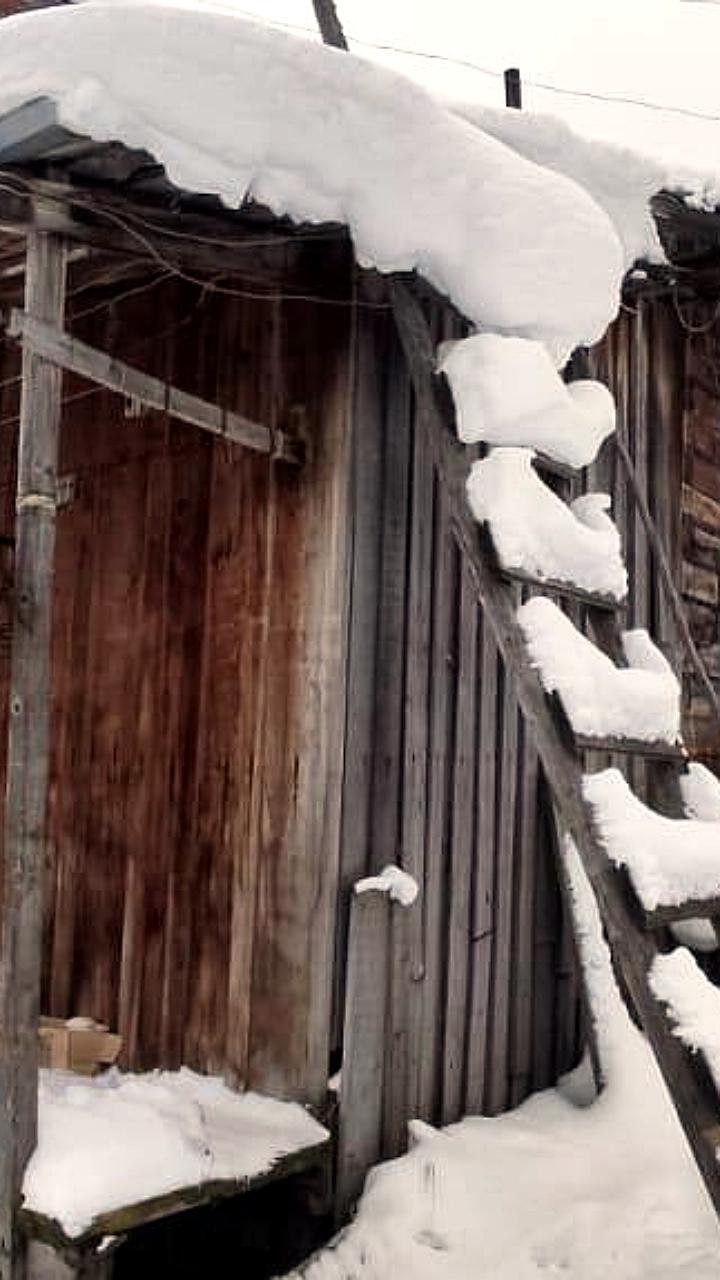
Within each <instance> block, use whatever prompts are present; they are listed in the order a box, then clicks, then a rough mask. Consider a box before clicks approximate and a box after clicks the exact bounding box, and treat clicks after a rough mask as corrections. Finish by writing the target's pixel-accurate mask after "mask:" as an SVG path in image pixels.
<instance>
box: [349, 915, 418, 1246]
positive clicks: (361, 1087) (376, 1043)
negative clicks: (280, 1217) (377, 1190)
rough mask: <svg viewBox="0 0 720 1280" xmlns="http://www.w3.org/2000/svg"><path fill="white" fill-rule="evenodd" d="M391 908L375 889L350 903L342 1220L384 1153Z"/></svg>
mask: <svg viewBox="0 0 720 1280" xmlns="http://www.w3.org/2000/svg"><path fill="white" fill-rule="evenodd" d="M391 909H392V904H391V903H390V899H389V898H388V895H387V894H386V893H379V892H377V891H374V890H371V891H369V892H367V893H361V894H353V897H352V902H351V905H350V936H349V939H348V958H347V987H346V994H345V1031H344V1035H343V1059H342V1076H341V1081H340V1134H339V1141H338V1162H337V1176H336V1191H335V1210H336V1214H337V1217H338V1219H339V1220H342V1218H343V1217H344V1216H345V1215H346V1214H347V1213H348V1211H349V1209H350V1208H351V1206H352V1205H353V1204H354V1203H355V1201H356V1200H358V1199H359V1197H360V1193H361V1192H362V1188H363V1182H364V1181H365V1174H366V1173H367V1171H368V1169H369V1168H370V1167H371V1165H373V1164H376V1162H377V1161H378V1160H379V1159H380V1155H381V1146H382V1104H383V1083H384V1082H383V1066H384V1056H385V1016H386V1011H387V998H388V990H387V988H388V965H389V959H390V957H389V946H390V912H391ZM402 909H403V908H398V910H402Z"/></svg>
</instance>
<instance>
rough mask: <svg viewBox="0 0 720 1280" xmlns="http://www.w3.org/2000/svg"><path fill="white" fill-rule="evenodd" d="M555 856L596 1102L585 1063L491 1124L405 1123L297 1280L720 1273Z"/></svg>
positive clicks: (719, 1237) (690, 1187)
mask: <svg viewBox="0 0 720 1280" xmlns="http://www.w3.org/2000/svg"><path fill="white" fill-rule="evenodd" d="M567 859H568V869H569V872H570V876H571V884H572V892H573V897H574V900H575V904H576V908H577V912H578V918H579V934H580V941H581V949H582V953H583V961H584V964H585V968H586V973H587V976H588V985H589V989H590V997H591V1002H592V1007H593V1012H594V1017H595V1021H596V1024H597V1034H598V1039H599V1047H600V1053H601V1057H602V1060H603V1064H604V1069H605V1073H606V1076H607V1079H608V1084H607V1087H606V1089H605V1090H604V1092H603V1094H602V1095H601V1097H600V1098H599V1099H598V1100H597V1101H595V1102H593V1104H592V1105H591V1106H590V1105H585V1106H583V1105H582V1104H583V1103H587V1102H588V1101H589V1089H588V1083H587V1075H588V1073H587V1068H586V1067H583V1068H581V1069H579V1070H578V1071H577V1072H576V1073H574V1074H573V1076H572V1077H568V1078H567V1079H566V1080H565V1081H564V1082H562V1083H561V1086H560V1087H559V1088H558V1089H557V1090H548V1091H547V1092H546V1093H542V1094H536V1095H535V1096H534V1097H532V1098H530V1099H529V1100H528V1101H527V1102H526V1103H524V1105H523V1106H522V1107H520V1108H519V1109H518V1110H516V1111H512V1112H510V1113H509V1114H507V1115H504V1116H501V1117H499V1118H497V1119H492V1120H490V1119H483V1118H472V1119H466V1120H463V1121H462V1122H461V1123H460V1124H457V1125H452V1126H450V1128H448V1129H445V1130H442V1131H438V1130H434V1129H432V1128H430V1127H429V1126H428V1125H421V1124H415V1125H413V1126H412V1133H413V1139H414V1145H413V1147H412V1149H411V1151H410V1152H409V1154H408V1155H406V1156H404V1157H402V1158H401V1159H400V1160H395V1161H392V1162H391V1163H388V1164H385V1165H380V1166H378V1167H377V1168H376V1169H375V1170H374V1171H373V1172H372V1173H371V1174H370V1176H369V1178H368V1180H367V1184H366V1190H365V1194H364V1196H363V1198H362V1200H361V1202H360V1205H359V1208H358V1213H357V1216H356V1218H355V1220H354V1222H353V1223H352V1224H351V1225H350V1227H349V1228H347V1230H346V1231H344V1232H343V1233H341V1235H340V1236H339V1237H338V1238H337V1239H336V1240H335V1241H334V1242H333V1243H332V1244H331V1245H330V1246H329V1247H328V1248H327V1249H325V1250H323V1251H322V1252H321V1253H320V1254H319V1255H318V1256H317V1257H316V1258H315V1259H314V1261H313V1262H311V1264H310V1265H309V1267H307V1268H304V1269H303V1276H304V1277H305V1280H351V1278H353V1280H355V1278H357V1277H360V1276H362V1277H363V1280H390V1278H391V1277H394V1276H412V1277H413V1280H550V1278H551V1277H557V1278H558V1280H559V1278H560V1277H567V1280H607V1278H608V1277H609V1276H612V1278H613V1280H717V1275H718V1256H719V1253H720V1228H719V1227H718V1223H717V1220H716V1218H715V1215H714V1213H713V1211H712V1208H711V1206H710V1203H709V1201H708V1199H707V1196H706V1194H705V1191H704V1189H703V1188H702V1185H701V1183H700V1178H699V1175H698V1173H697V1170H696V1168H695V1165H694V1163H693V1160H692V1157H691V1156H690V1154H689V1150H688V1147H687V1145H686V1142H685V1139H684V1137H683V1134H682V1132H681V1129H680V1125H679V1123H678V1121H677V1119H676V1117H675V1113H674V1110H673V1108H672V1105H671V1103H670V1101H669V1099H668V1096H667V1094H666V1092H665V1087H664V1085H663V1083H662V1080H661V1078H660V1074H659V1071H658V1068H657V1066H656V1064H655V1062H654V1059H653V1058H652V1055H651V1053H650V1051H649V1049H648V1047H647V1045H646V1043H645V1041H644V1040H643V1038H642V1036H641V1035H640V1032H639V1031H637V1029H636V1028H635V1027H634V1026H633V1025H632V1023H631V1022H630V1020H629V1018H628V1016H627V1013H626V1012H625V1009H624V1007H623V1005H622V1003H621V1000H620V997H619V995H618V992H617V988H616V986H615V982H614V979H613V976H612V967H611V964H610V959H609V955H608V951H607V948H606V946H605V943H604V942H603V940H602V935H601V928H600V924H599V920H598V916H597V910H596V907H595V903H594V899H593V897H592V893H591V890H590V888H589V885H588V883H587V881H586V880H585V878H584V876H583V874H582V872H581V870H580V867H579V863H578V859H577V855H576V854H575V852H574V850H573V849H572V847H570V849H569V850H568V854H567ZM578 1104H579V1105H578Z"/></svg>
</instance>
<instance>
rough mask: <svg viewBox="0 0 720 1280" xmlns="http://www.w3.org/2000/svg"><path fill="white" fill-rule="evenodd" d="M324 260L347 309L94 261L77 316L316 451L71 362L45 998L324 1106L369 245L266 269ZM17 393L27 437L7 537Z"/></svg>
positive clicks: (304, 255) (83, 326) (130, 1045)
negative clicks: (19, 432) (194, 419)
mask: <svg viewBox="0 0 720 1280" xmlns="http://www.w3.org/2000/svg"><path fill="white" fill-rule="evenodd" d="M256 256H257V255H256ZM266 256H267V255H266ZM252 262H253V264H254V265H255V269H256V271H257V266H256V264H255V259H254V258H253V259H252ZM320 262H321V265H319V266H318V265H317V264H318V263H320ZM308 278H312V280H313V281H314V283H315V291H316V292H317V293H318V294H319V295H324V294H327V295H328V296H329V298H330V302H328V303H325V304H323V303H313V302H312V301H304V302H299V301H294V300H285V301H283V300H281V299H280V297H276V298H275V299H274V300H272V299H271V300H269V301H258V298H257V296H254V295H256V294H257V292H258V288H259V287H260V285H258V282H257V280H254V281H251V282H250V284H251V285H252V288H251V287H250V284H248V283H247V282H246V283H245V287H246V289H248V290H249V291H250V294H251V296H250V297H248V298H247V299H246V298H243V297H228V296H219V295H214V296H209V295H204V294H203V293H202V291H201V290H199V289H198V288H195V287H193V286H192V285H189V284H182V283H171V282H167V281H165V282H162V283H159V284H157V286H156V287H154V288H150V289H148V288H147V285H148V283H149V281H148V278H147V273H146V275H145V278H144V279H143V278H141V279H140V281H139V289H138V292H137V293H136V295H135V296H132V293H131V290H129V286H128V282H127V281H126V282H125V284H124V287H122V286H121V287H119V286H118V285H117V284H115V285H113V286H110V287H106V288H104V289H103V288H101V287H100V286H93V287H90V286H88V285H87V284H83V281H82V276H78V275H76V276H75V277H74V282H73V283H74V290H73V292H74V298H73V300H72V302H71V310H74V311H75V313H76V319H75V320H74V321H72V320H71V321H70V323H71V325H72V327H73V329H74V330H75V331H76V332H78V334H80V335H81V336H82V337H84V338H85V339H86V340H89V341H91V342H93V343H95V344H96V345H98V346H101V347H103V348H105V349H107V350H110V351H112V352H114V353H117V354H119V355H121V356H123V357H124V358H125V359H128V360H130V361H132V362H134V363H136V364H138V365H140V366H141V367H143V368H147V369H148V370H150V371H152V372H156V373H161V374H162V375H163V376H166V377H168V378H169V379H172V380H174V381H175V382H176V383H178V384H180V385H181V386H183V387H185V388H186V389H188V390H193V391H196V392H199V393H200V394H202V395H205V396H208V397H209V398H212V399H213V400H216V401H217V402H219V403H221V404H225V405H226V406H227V407H228V408H233V409H237V410H239V411H242V412H244V413H246V414H248V415H249V416H251V417H255V418H257V419H259V420H262V421H263V422H266V423H270V424H274V425H277V426H280V425H282V426H283V427H286V428H287V427H288V426H289V425H291V424H292V423H294V424H296V425H297V424H299V423H304V426H305V430H306V432H307V435H308V439H309V450H308V459H307V462H306V464H305V466H304V467H303V468H302V469H301V470H294V469H292V468H290V467H288V466H286V465H285V464H281V463H272V462H270V461H268V460H267V459H265V458H262V457H258V456H255V455H252V454H250V453H249V452H247V451H246V450H243V449H241V448H238V447H235V446H232V445H228V444H224V443H222V442H212V441H211V440H209V439H208V438H207V437H205V436H203V434H202V433H200V432H199V431H196V430H195V429H193V428H189V427H184V426H182V425H180V424H178V423H175V422H171V421H169V420H168V419H167V418H166V417H165V415H163V414H160V413H151V414H143V415H142V416H141V417H139V418H134V417H132V416H130V417H127V416H125V413H126V410H127V409H128V408H130V409H131V410H132V406H125V405H124V404H123V402H122V401H121V400H120V398H119V397H115V396H111V395H109V394H106V393H103V392H101V391H98V390H97V389H93V388H92V387H88V385H87V384H85V383H83V382H80V381H79V380H74V379H66V381H65V385H64V395H65V397H66V405H65V410H64V415H63V422H62V445H61V472H62V477H63V483H64V487H65V490H66V494H65V497H66V501H65V505H63V507H62V509H61V511H60V514H59V519H58V542H57V561H56V591H55V642H54V652H53V669H54V694H53V748H52V772H51V797H50V814H49V830H50V848H49V861H50V865H49V869H48V912H47V929H46V954H45V965H44V972H45V980H44V992H45V996H44V1007H45V1009H46V1010H47V1012H49V1013H52V1014H56V1015H61V1016H67V1015H73V1014H86V1015H91V1016H93V1017H95V1018H98V1019H102V1020H104V1021H107V1022H108V1023H109V1024H110V1025H111V1026H112V1027H117V1028H119V1030H120V1031H121V1033H122V1035H123V1036H124V1040H125V1047H124V1050H123V1057H122V1061H123V1063H124V1064H125V1065H126V1066H129V1067H132V1068H149V1067H155V1066H160V1065H161V1066H169V1067H172V1066H177V1065H179V1064H180V1063H187V1064H188V1065H190V1066H192V1067H195V1068H197V1069H201V1070H205V1071H213V1072H222V1073H224V1074H225V1075H226V1076H227V1077H228V1078H230V1079H232V1080H236V1081H238V1082H241V1083H247V1084H249V1085H252V1086H256V1087H262V1088H265V1089H268V1090H272V1091H273V1092H275V1093H279V1094H284V1095H290V1096H301V1097H303V1098H305V1099H309V1100H313V1101H319V1100H320V1099H321V1098H322V1097H323V1096H324V1091H325V1082H326V1079H327V1058H328V1026H329V1002H330V996H331V970H332V964H331V957H332V923H333V920H334V913H335V891H336V878H337V846H338V834H337V832H338V822H339V798H340V771H341V747H342V724H343V718H342V688H343V643H342V637H343V635H344V629H345V582H346V574H345V554H346V553H345V534H346V527H347V513H346V510H345V507H346V493H347V472H348V467H347V463H346V453H347V449H348V434H349V433H348V422H349V417H348V405H349V400H348V395H349V384H348V368H349V361H348V352H349V341H350V332H351V324H352V317H351V311H350V308H349V307H348V306H347V305H345V303H346V302H347V299H348V296H349V292H350V288H351V270H350V263H349V259H348V256H347V252H346V249H345V248H344V247H343V246H342V245H340V247H333V246H330V247H328V245H327V244H324V245H322V246H321V250H320V251H319V252H318V253H316V254H315V258H314V259H313V249H312V248H311V247H306V248H303V247H300V248H298V249H295V250H293V251H292V252H291V250H290V249H284V248H280V249H278V250H276V251H275V255H274V260H273V261H272V262H271V264H270V269H269V270H268V271H266V272H265V275H264V277H263V279H262V281H261V287H262V289H263V290H265V291H267V292H269V293H270V294H279V293H280V292H282V291H283V290H284V291H286V292H296V291H298V288H300V289H302V287H303V284H305V285H307V279H308ZM132 283H133V282H132V281H130V285H132ZM137 283H138V282H136V284H137ZM232 284H234V285H235V287H236V288H240V289H242V285H243V280H242V278H240V279H235V280H234V281H233V282H231V285H232ZM128 292H130V293H131V296H128V297H126V298H125V300H124V301H122V300H121V301H118V302H112V299H113V298H114V297H116V296H117V295H118V294H123V293H125V294H127V293H128ZM333 298H334V299H337V300H339V301H342V303H343V305H332V299H333ZM83 312H85V313H86V314H85V318H84V319H83V318H82V313H83ZM88 313H90V314H88ZM9 359H10V356H8V360H6V364H5V370H6V371H7V376H11V375H12V371H13V368H12V365H11V364H10V363H9ZM16 390H17V389H16V388H14V387H10V388H6V389H5V392H4V399H3V414H4V418H5V420H6V421H7V427H6V429H5V430H4V432H3V433H0V449H2V469H1V471H0V475H1V477H2V478H1V480H0V484H1V486H2V488H1V493H0V503H1V508H2V524H1V526H0V532H2V533H8V534H9V533H11V532H12V516H11V510H12V496H13V495H12V439H11V434H12V433H11V430H9V429H8V428H11V427H12V421H11V419H12V415H13V412H14V411H15V410H16V404H15V399H14V398H15V397H16ZM0 663H2V666H1V667H0V705H1V706H2V707H3V708H4V707H5V703H6V697H3V695H2V688H3V687H5V688H6V685H7V661H6V659H5V658H4V657H3V656H2V654H0ZM3 741H4V735H3Z"/></svg>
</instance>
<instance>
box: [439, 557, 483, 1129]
mask: <svg viewBox="0 0 720 1280" xmlns="http://www.w3.org/2000/svg"><path fill="white" fill-rule="evenodd" d="M459 585H460V592H459V601H458V606H459V607H458V637H457V662H458V672H457V682H456V685H455V741H454V760H453V790H452V835H451V841H450V866H449V913H448V952H447V998H446V1009H445V1037H444V1038H445V1043H444V1054H443V1088H442V1119H443V1123H445V1124H449V1123H451V1122H452V1121H454V1120H458V1119H459V1118H460V1115H461V1114H462V1110H463V1101H464V1096H465V1078H464V1077H465V1063H466V1053H465V1050H466V1044H465V1039H466V1030H467V1021H468V1019H467V1007H466V1006H467V995H468V977H469V956H470V934H471V889H472V865H473V841H474V834H475V783H476V750H477V739H476V734H477V721H476V716H475V697H476V690H477V626H478V608H477V599H476V596H475V593H474V591H473V588H472V583H471V582H470V580H469V578H468V576H467V573H465V572H463V571H462V569H461V572H460V584H459Z"/></svg>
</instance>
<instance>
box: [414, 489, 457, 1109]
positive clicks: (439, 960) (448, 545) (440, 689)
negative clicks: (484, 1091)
mask: <svg viewBox="0 0 720 1280" xmlns="http://www.w3.org/2000/svg"><path fill="white" fill-rule="evenodd" d="M436 488H437V486H436ZM435 513H436V514H435V558H434V564H435V573H434V579H435V581H434V593H433V605H432V615H433V618H432V660H431V661H432V666H431V676H430V742H429V778H428V830H427V846H426V854H425V886H424V893H423V900H422V903H421V909H422V915H423V928H424V937H425V949H424V950H425V976H424V979H423V984H422V986H423V1006H422V1049H423V1051H422V1056H421V1060H420V1083H419V1096H418V1114H419V1115H420V1116H421V1117H422V1118H423V1119H424V1120H428V1121H430V1122H432V1123H435V1122H437V1121H438V1120H439V1116H440V1111H439V1103H440V1075H441V1043H442V1019H443V1004H444V1001H443V995H444V972H445V943H446V929H447V924H446V920H447V913H446V907H447V904H446V893H445V889H446V881H447V860H448V857H449V835H450V831H449V823H448V819H449V798H448V789H449V788H448V783H449V779H450V778H451V776H452V770H451V752H452V735H453V730H454V716H455V706H454V701H453V697H452V689H453V683H454V672H453V662H454V654H453V652H452V647H453V631H454V619H455V605H456V592H457V582H458V573H459V556H458V550H457V546H456V544H455V540H454V538H453V537H452V534H451V532H450V528H449V519H448V506H447V500H446V498H445V495H444V493H443V491H442V490H441V489H439V490H438V492H437V499H436V504H435Z"/></svg>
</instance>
